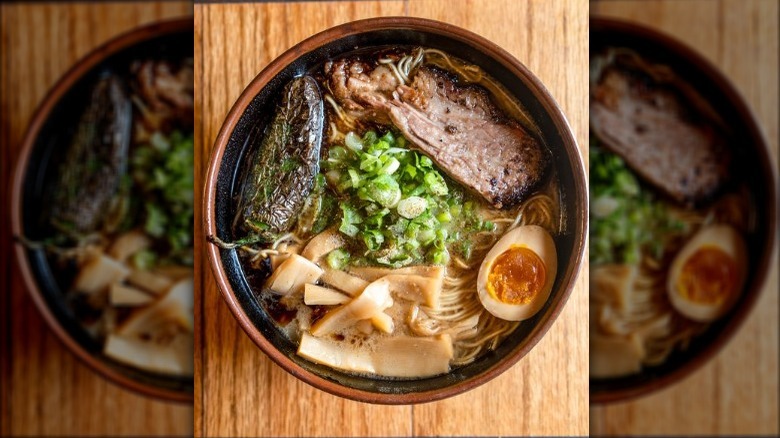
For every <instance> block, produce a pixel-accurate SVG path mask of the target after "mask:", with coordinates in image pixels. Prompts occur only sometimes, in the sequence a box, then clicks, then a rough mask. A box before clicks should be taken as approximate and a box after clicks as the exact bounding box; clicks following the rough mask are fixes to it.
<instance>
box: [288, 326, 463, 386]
mask: <svg viewBox="0 0 780 438" xmlns="http://www.w3.org/2000/svg"><path fill="white" fill-rule="evenodd" d="M298 354H299V355H300V356H302V357H305V358H306V359H309V360H311V361H312V362H316V363H319V364H323V365H327V366H330V367H332V368H337V369H340V370H344V371H351V372H356V373H371V374H378V375H381V376H385V377H407V378H410V377H429V376H435V375H438V374H443V373H446V372H449V369H450V360H451V359H452V357H453V349H452V340H451V339H450V337H449V336H447V335H441V336H437V337H419V338H418V337H413V336H396V337H391V338H384V339H381V340H380V341H379V342H378V343H377V345H376V348H374V349H372V350H367V349H360V348H356V347H354V346H352V345H350V344H344V343H339V342H336V341H331V340H328V339H321V338H317V337H314V336H312V335H310V334H308V333H304V334H303V335H302V337H301V343H300V345H299V347H298Z"/></svg>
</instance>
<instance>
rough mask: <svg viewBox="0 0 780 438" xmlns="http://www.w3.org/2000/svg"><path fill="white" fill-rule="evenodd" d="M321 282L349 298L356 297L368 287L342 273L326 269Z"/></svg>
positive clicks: (361, 281) (353, 277)
mask: <svg viewBox="0 0 780 438" xmlns="http://www.w3.org/2000/svg"><path fill="white" fill-rule="evenodd" d="M322 281H323V282H325V283H326V284H329V285H331V286H333V287H335V288H336V289H338V290H340V291H343V292H345V293H346V294H347V295H349V296H351V297H355V296H358V295H359V294H360V293H361V292H363V289H365V288H366V286H368V282H367V281H366V280H363V279H362V278H359V277H355V276H354V275H350V274H348V273H346V272H344V271H339V270H337V269H329V268H326V269H325V271H324V273H323V274H322Z"/></svg>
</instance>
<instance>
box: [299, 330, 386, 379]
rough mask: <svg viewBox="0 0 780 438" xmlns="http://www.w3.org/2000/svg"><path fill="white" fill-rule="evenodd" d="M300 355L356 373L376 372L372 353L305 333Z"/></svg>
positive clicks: (302, 337) (300, 346) (302, 338)
mask: <svg viewBox="0 0 780 438" xmlns="http://www.w3.org/2000/svg"><path fill="white" fill-rule="evenodd" d="M298 355H300V356H302V357H305V358H306V359H309V360H310V361H312V362H316V363H319V364H323V365H327V366H329V367H332V368H337V369H340V370H346V371H352V372H355V373H372V374H373V373H374V364H373V363H372V358H371V354H370V353H369V352H368V351H367V350H358V349H356V348H354V347H352V346H349V345H344V344H339V343H336V342H333V341H329V340H326V339H320V338H317V337H314V336H312V335H310V334H308V333H303V335H302V336H301V343H300V344H299V345H298Z"/></svg>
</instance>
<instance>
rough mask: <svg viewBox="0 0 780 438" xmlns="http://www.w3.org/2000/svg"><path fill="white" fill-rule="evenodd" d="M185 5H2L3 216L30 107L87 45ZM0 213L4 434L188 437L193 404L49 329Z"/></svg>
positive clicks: (186, 11)
mask: <svg viewBox="0 0 780 438" xmlns="http://www.w3.org/2000/svg"><path fill="white" fill-rule="evenodd" d="M191 13H192V12H191V5H189V4H187V3H175V2H162V3H159V4H155V3H151V2H149V3H142V4H133V3H116V4H98V3H86V4H64V5H63V4H45V3H37V4H9V3H3V4H2V5H0V23H1V25H0V29H1V32H2V38H1V39H0V41H1V43H0V50H1V51H2V52H1V55H2V56H0V59H1V60H2V79H1V80H0V105H2V106H1V107H0V114H1V115H2V117H0V121H1V123H2V126H0V132H2V137H0V156H1V157H2V159H1V160H0V163H2V164H0V165H1V166H2V167H1V168H0V170H1V171H2V179H1V180H0V181H2V191H1V193H0V196H2V204H1V205H2V206H3V207H2V211H3V212H4V213H5V212H6V211H8V210H7V208H8V203H9V199H8V197H9V192H8V187H9V179H10V176H11V173H12V171H13V166H14V163H15V161H16V158H17V156H18V152H19V145H20V142H21V139H22V137H23V135H24V131H25V129H26V127H27V124H28V122H29V120H30V118H31V116H32V113H33V111H34V110H35V108H36V107H37V106H38V104H39V103H40V101H41V100H42V99H43V97H44V96H45V94H46V92H47V91H48V90H49V88H50V87H51V86H52V85H53V84H54V83H55V81H56V80H57V79H59V77H60V76H61V75H62V74H63V73H65V71H66V70H67V69H68V68H70V67H71V65H73V63H74V62H76V61H77V60H78V59H79V58H81V57H82V56H84V55H86V53H88V52H89V51H90V50H91V49H92V48H94V47H96V46H97V45H99V44H101V43H103V42H105V41H106V40H108V39H110V38H111V37H113V36H116V35H118V34H120V33H122V32H124V31H126V30H129V29H131V28H133V27H136V26H138V25H140V24H143V23H147V22H151V21H155V20H158V19H161V18H166V17H177V16H186V15H191ZM8 216H9V215H7V214H3V215H2V221H3V222H2V224H1V225H2V227H0V253H1V254H2V255H3V258H2V266H0V273H1V274H2V285H0V287H1V288H2V291H3V293H2V308H0V315H2V333H0V338H1V340H2V344H0V348H2V350H0V358H2V375H0V382H1V384H2V387H1V389H2V399H0V414H1V415H2V417H0V418H1V419H2V421H1V422H0V432H2V434H3V435H4V436H5V435H14V436H16V435H35V436H43V435H58V436H62V435H76V436H85V435H99V436H107V435H117V434H119V435H189V434H191V433H192V407H191V406H188V405H184V404H172V403H164V402H160V401H156V400H153V399H149V398H146V397H143V396H140V395H138V394H136V393H131V392H129V391H126V390H124V389H122V388H120V387H119V386H117V385H115V384H113V383H110V382H108V381H107V380H105V379H104V378H102V377H101V376H99V375H97V374H95V373H94V372H93V371H92V370H91V369H89V368H87V367H86V366H85V365H84V364H82V363H81V362H80V361H79V360H78V359H77V358H76V356H74V355H73V354H71V353H70V352H69V351H68V350H66V349H65V347H64V346H63V345H62V344H61V343H60V342H59V341H58V339H57V338H56V337H55V335H54V334H53V333H52V332H51V331H50V330H49V328H48V327H47V325H46V324H45V322H44V321H43V319H42V318H41V317H40V315H39V314H38V311H37V309H36V308H35V306H34V305H33V303H32V300H31V299H30V297H29V295H28V294H27V292H26V290H25V288H24V285H23V283H22V280H21V278H20V275H19V274H18V271H17V269H16V266H13V260H12V257H9V255H10V254H12V242H11V236H10V224H9V222H8Z"/></svg>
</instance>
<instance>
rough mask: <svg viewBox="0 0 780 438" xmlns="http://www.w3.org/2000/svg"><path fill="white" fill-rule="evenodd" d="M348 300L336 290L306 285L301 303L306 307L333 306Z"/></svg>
mask: <svg viewBox="0 0 780 438" xmlns="http://www.w3.org/2000/svg"><path fill="white" fill-rule="evenodd" d="M350 299H351V298H350V297H349V296H347V295H344V294H343V293H341V292H339V291H337V290H333V289H328V288H327V287H322V286H317V285H316V284H306V285H305V286H304V288H303V302H304V303H306V305H307V306H334V305H337V304H344V303H346V302H348V301H349V300H350Z"/></svg>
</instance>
